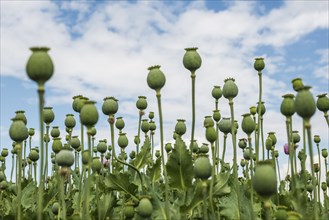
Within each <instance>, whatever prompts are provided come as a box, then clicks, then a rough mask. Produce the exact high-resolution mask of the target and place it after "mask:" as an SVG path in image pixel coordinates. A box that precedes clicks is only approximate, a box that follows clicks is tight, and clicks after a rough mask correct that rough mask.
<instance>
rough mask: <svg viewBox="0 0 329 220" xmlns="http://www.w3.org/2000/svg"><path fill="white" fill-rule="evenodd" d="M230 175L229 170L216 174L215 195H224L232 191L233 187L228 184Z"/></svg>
mask: <svg viewBox="0 0 329 220" xmlns="http://www.w3.org/2000/svg"><path fill="white" fill-rule="evenodd" d="M229 177H230V173H229V172H225V173H220V174H218V175H216V176H215V183H214V191H213V192H214V193H213V195H214V196H223V195H225V194H228V193H230V192H231V187H229V186H228V184H227V183H228V179H229Z"/></svg>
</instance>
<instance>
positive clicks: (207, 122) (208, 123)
mask: <svg viewBox="0 0 329 220" xmlns="http://www.w3.org/2000/svg"><path fill="white" fill-rule="evenodd" d="M214 124H215V123H214V121H213V120H212V117H211V116H205V117H204V120H203V126H204V127H205V128H206V127H207V126H214Z"/></svg>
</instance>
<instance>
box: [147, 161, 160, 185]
mask: <svg viewBox="0 0 329 220" xmlns="http://www.w3.org/2000/svg"><path fill="white" fill-rule="evenodd" d="M147 175H148V177H149V178H150V181H151V183H152V186H154V183H155V182H156V181H157V180H158V179H159V178H160V177H161V158H160V157H159V158H158V159H157V160H156V161H155V163H154V164H153V166H151V167H148V169H147Z"/></svg>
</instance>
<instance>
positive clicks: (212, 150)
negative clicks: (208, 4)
mask: <svg viewBox="0 0 329 220" xmlns="http://www.w3.org/2000/svg"><path fill="white" fill-rule="evenodd" d="M211 154H212V164H213V166H212V172H211V180H210V192H209V194H210V195H209V202H210V208H211V216H212V218H214V219H217V216H216V215H215V210H214V203H213V199H214V198H213V193H214V182H215V163H216V156H215V147H214V143H211Z"/></svg>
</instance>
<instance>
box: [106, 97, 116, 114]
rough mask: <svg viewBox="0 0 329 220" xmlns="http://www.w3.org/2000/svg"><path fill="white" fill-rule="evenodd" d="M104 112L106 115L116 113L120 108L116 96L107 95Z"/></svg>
mask: <svg viewBox="0 0 329 220" xmlns="http://www.w3.org/2000/svg"><path fill="white" fill-rule="evenodd" d="M103 101H104V102H103V105H102V112H103V114H104V115H108V116H110V115H114V114H115V113H117V111H118V109H119V104H118V100H117V99H116V98H114V97H105V98H104V99H103Z"/></svg>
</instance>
